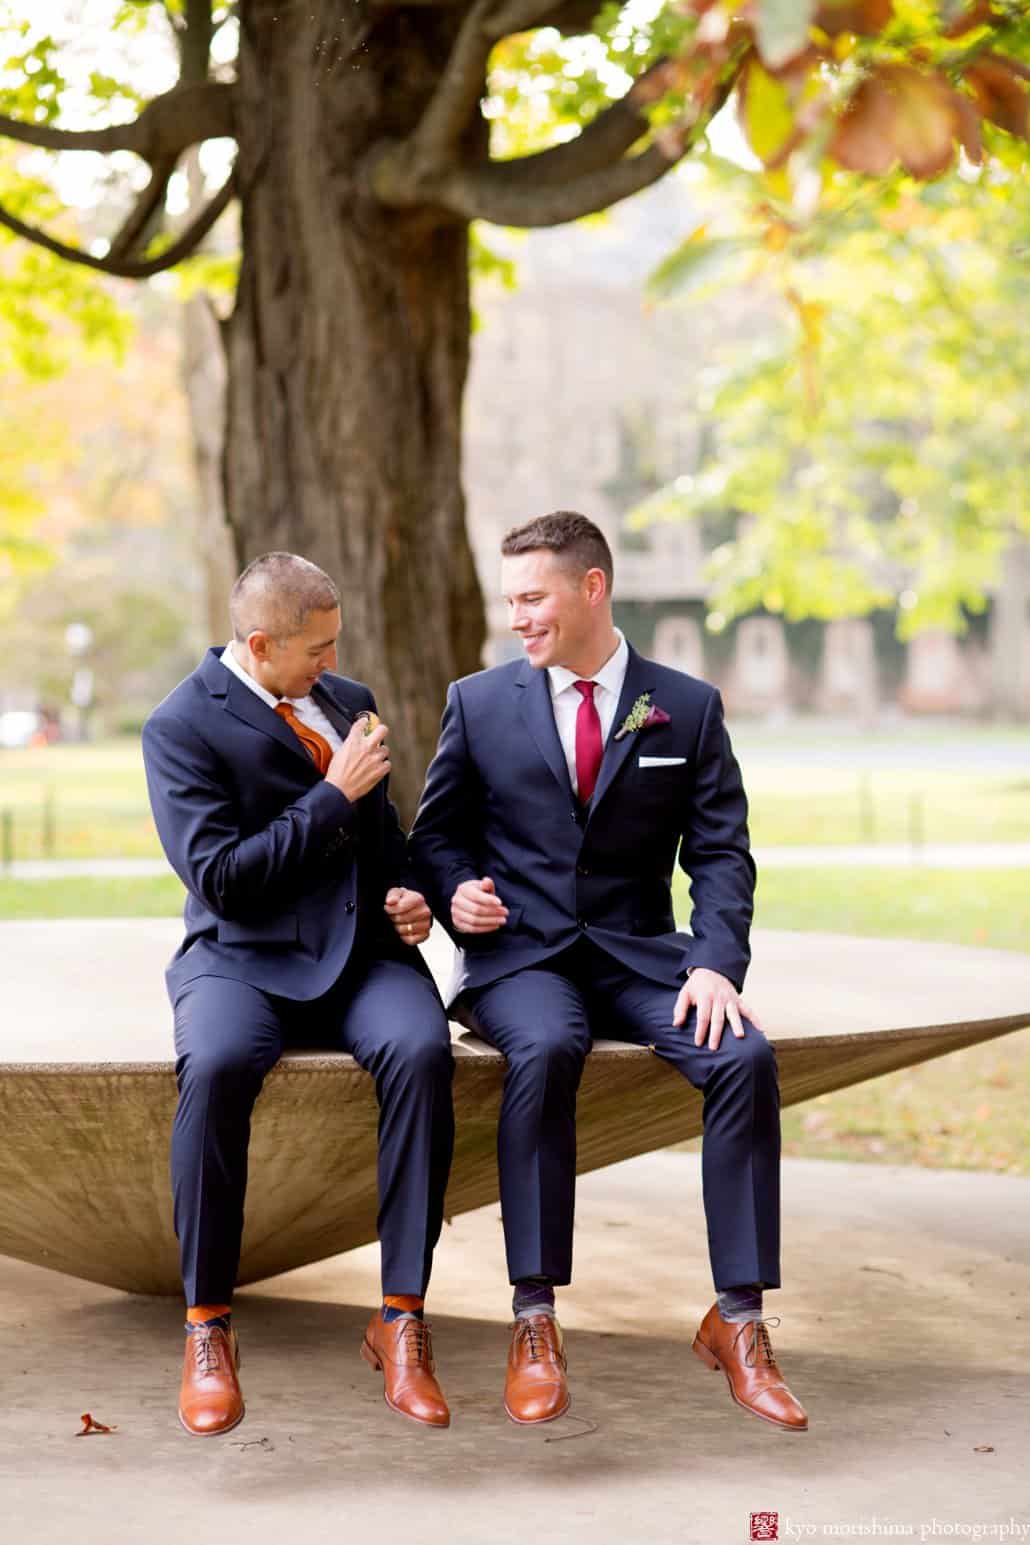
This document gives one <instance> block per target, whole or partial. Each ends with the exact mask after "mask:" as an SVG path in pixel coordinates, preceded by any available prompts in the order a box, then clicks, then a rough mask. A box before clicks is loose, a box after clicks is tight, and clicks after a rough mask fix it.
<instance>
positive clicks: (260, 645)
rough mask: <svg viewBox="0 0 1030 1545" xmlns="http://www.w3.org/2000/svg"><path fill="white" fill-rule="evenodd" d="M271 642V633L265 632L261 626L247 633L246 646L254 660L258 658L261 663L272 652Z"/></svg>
mask: <svg viewBox="0 0 1030 1545" xmlns="http://www.w3.org/2000/svg"><path fill="white" fill-rule="evenodd" d="M272 643H273V639H272V635H271V634H270V633H265V632H264V631H263V630H262V629H261V628H255V629H254V631H253V632H252V633H248V634H247V648H248V649H249V650H250V652H251V654H252V655H253V656H254V658H255V660H260V661H261V662H262V664H264V663H265V662H266V661H267V660H268V658H269V656H270V655H271V653H272Z"/></svg>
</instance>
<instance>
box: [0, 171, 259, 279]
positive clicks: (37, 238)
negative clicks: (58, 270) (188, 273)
mask: <svg viewBox="0 0 1030 1545" xmlns="http://www.w3.org/2000/svg"><path fill="white" fill-rule="evenodd" d="M235 192H236V174H235V172H231V173H230V174H229V176H228V178H227V179H226V181H225V183H224V184H223V186H222V188H221V189H220V191H219V192H218V193H216V194H215V196H214V198H213V199H212V200H211V202H210V203H209V204H208V205H207V207H206V208H205V209H203V210H202V211H201V212H200V214H199V215H198V216H197V218H196V219H195V220H192V221H191V222H190V224H189V225H188V226H187V227H186V229H185V230H184V231H183V232H182V233H181V235H179V236H178V237H177V238H176V239H175V241H173V242H172V244H171V246H170V247H166V248H165V250H164V252H160V253H158V254H157V256H156V257H152V258H136V259H124V258H119V257H116V256H113V255H111V254H109V255H108V256H107V257H94V256H93V254H92V253H91V252H84V251H83V249H82V248H81V247H72V246H69V244H68V243H67V242H63V241H58V240H57V239H56V238H55V237H53V236H48V235H47V234H46V232H45V231H41V230H40V229H39V228H38V227H37V226H34V225H26V224H25V222H24V221H22V220H19V219H18V218H17V216H16V215H12V214H9V213H8V211H7V210H6V209H4V208H3V207H2V206H0V225H3V226H6V227H7V229H8V230H9V231H13V232H14V234H15V236H22V237H24V239H25V240H26V241H31V242H34V243H35V245H36V246H37V247H45V248H46V250H47V251H48V252H53V253H55V254H56V256H57V257H61V258H66V259H67V260H68V261H69V262H71V263H82V264H84V266H85V267H86V268H95V269H97V270H98V272H100V273H102V274H112V275H114V277H115V278H118V279H149V278H151V277H152V276H153V275H154V274H160V273H163V272H164V270H165V269H167V268H174V267H175V265H176V263H181V262H182V260H183V258H187V257H189V255H190V253H191V252H193V251H194V250H195V249H196V248H197V247H198V246H199V245H200V243H201V242H202V241H203V239H204V237H205V236H206V235H207V233H208V231H209V230H210V229H211V227H212V226H213V225H214V223H215V221H216V220H217V219H218V218H219V216H220V215H222V214H223V213H224V212H225V210H226V209H227V208H228V206H229V203H230V200H231V199H232V197H233V195H234V193H235Z"/></svg>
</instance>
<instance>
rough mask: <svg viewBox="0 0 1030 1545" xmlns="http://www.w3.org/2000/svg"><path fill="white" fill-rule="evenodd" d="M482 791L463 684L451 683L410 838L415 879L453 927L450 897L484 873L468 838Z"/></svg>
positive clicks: (474, 827)
mask: <svg viewBox="0 0 1030 1545" xmlns="http://www.w3.org/2000/svg"><path fill="white" fill-rule="evenodd" d="M481 793H482V791H481V788H480V783H479V776H478V774H477V772H476V770H475V767H474V766H473V763H472V760H471V758H470V756H469V750H468V739H467V736H466V730H465V715H464V712H463V710H462V703H461V693H460V691H459V687H458V683H457V682H452V683H451V685H450V686H449V687H448V689H447V705H446V707H445V708H444V712H443V721H442V723H441V726H440V741H439V744H438V745H437V748H436V755H435V756H434V757H433V760H432V762H431V763H430V764H429V771H428V772H427V773H426V784H425V788H424V789H423V791H422V799H421V801H420V802H419V807H418V813H417V815H416V816H415V824H414V826H413V827H412V829H411V836H410V837H409V838H408V860H409V864H410V867H411V870H412V873H413V875H414V879H415V883H416V884H417V885H418V886H419V888H420V889H421V891H422V893H423V894H424V896H425V898H426V900H427V901H428V902H429V905H430V907H431V908H432V910H433V912H434V913H435V915H436V916H437V917H438V918H439V919H440V921H441V923H443V925H444V927H445V928H447V929H448V931H451V897H452V896H453V895H454V892H455V891H456V890H457V888H458V886H459V885H461V884H462V882H463V881H465V880H476V879H478V878H479V873H480V866H479V864H478V863H477V861H476V855H475V852H474V851H473V849H472V847H471V846H470V845H469V842H468V837H469V833H470V832H474V831H476V830H478V826H479V823H478V821H477V817H476V813H477V811H478V808H479V805H480V800H481Z"/></svg>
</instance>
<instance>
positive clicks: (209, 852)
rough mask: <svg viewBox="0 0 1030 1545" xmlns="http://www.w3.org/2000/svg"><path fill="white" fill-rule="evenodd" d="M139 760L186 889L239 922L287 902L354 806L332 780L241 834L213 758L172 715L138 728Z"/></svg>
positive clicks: (165, 841) (165, 844)
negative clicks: (257, 828) (140, 739)
mask: <svg viewBox="0 0 1030 1545" xmlns="http://www.w3.org/2000/svg"><path fill="white" fill-rule="evenodd" d="M143 763H144V767H145V768H146V774H147V787H148V790H149V793H150V803H151V808H152V809H153V812H154V821H155V824H156V826H157V831H158V836H159V837H160V839H161V846H162V847H163V848H164V851H165V855H166V857H167V859H168V862H169V863H170V864H171V866H172V868H173V869H174V870H175V872H176V874H177V875H178V876H179V879H180V880H181V881H182V883H183V884H184V885H185V887H186V889H187V890H188V891H190V892H191V894H192V895H194V896H196V897H197V898H198V900H200V901H201V902H203V904H204V905H205V906H206V907H208V908H209V909H210V910H211V911H212V912H214V913H215V914H216V916H218V917H222V918H225V919H226V920H229V919H233V920H242V919H247V918H251V917H254V916H256V915H263V914H267V913H268V912H270V911H275V910H277V909H279V908H281V907H285V906H290V905H292V904H293V903H294V902H295V901H296V900H297V898H298V896H300V895H301V894H302V893H303V891H304V890H305V889H306V887H307V885H308V884H309V883H310V880H311V877H312V875H313V873H314V872H315V870H316V868H317V867H318V866H319V865H320V864H321V863H322V861H323V859H324V857H325V853H326V846H327V844H328V842H329V841H330V839H332V838H333V837H336V836H338V835H339V834H340V833H341V832H342V831H345V830H346V829H347V828H348V827H349V826H350V825H351V823H352V822H353V820H354V816H355V810H354V806H353V805H352V804H351V802H350V800H348V799H347V798H346V796H345V795H343V794H341V793H340V791H339V789H336V788H334V787H333V785H332V784H331V783H325V782H321V783H316V784H315V786H314V788H311V789H308V790H307V792H306V793H304V794H302V795H301V797H300V798H299V799H298V800H296V801H295V802H294V803H293V804H292V805H288V806H287V807H286V809H285V810H284V811H283V812H282V813H281V815H278V816H276V818H275V819H274V820H273V821H270V822H269V824H268V825H267V826H265V827H264V828H263V829H262V830H261V831H257V832H253V833H250V834H248V835H246V836H244V835H243V834H242V833H241V831H240V829H239V822H238V817H237V812H236V808H235V804H234V800H233V798H232V793H231V790H230V789H229V788H228V787H227V785H226V780H225V775H224V771H223V769H222V765H221V762H220V759H219V758H218V756H217V755H216V754H215V753H214V751H212V750H211V748H210V747H209V746H208V744H207V742H206V741H205V740H204V739H203V737H202V736H200V735H198V733H197V732H196V730H195V729H193V727H192V726H191V725H189V724H187V723H186V722H185V721H183V720H181V719H177V718H175V717H174V716H172V715H166V716H161V717H157V718H151V719H149V720H148V721H147V723H146V724H145V725H144V727H143Z"/></svg>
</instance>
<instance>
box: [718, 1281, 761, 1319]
mask: <svg viewBox="0 0 1030 1545" xmlns="http://www.w3.org/2000/svg"><path fill="white" fill-rule="evenodd" d="M718 1304H719V1314H720V1316H721V1318H722V1319H724V1320H726V1321H727V1322H728V1323H730V1324H734V1325H746V1324H747V1323H748V1322H749V1321H750V1320H760V1319H761V1318H762V1284H761V1282H747V1283H745V1284H744V1285H743V1286H742V1287H732V1288H725V1289H724V1290H723V1292H721V1293H720V1294H719V1298H718Z"/></svg>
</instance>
